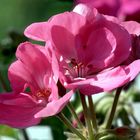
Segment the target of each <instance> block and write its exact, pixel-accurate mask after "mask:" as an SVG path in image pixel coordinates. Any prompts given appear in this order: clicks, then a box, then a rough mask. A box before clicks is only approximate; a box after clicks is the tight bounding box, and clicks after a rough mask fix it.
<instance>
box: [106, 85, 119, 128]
mask: <svg viewBox="0 0 140 140" xmlns="http://www.w3.org/2000/svg"><path fill="white" fill-rule="evenodd" d="M121 90H122V87H121V88H118V89H117V91H116V94H115V98H114V102H113V105H112V108H111V112H110V115H109V118H108V121H107V124H106V129H110V128H111V125H112V121H113V118H114V116H115V112H116V108H117V104H118V100H119V96H120V93H121Z"/></svg>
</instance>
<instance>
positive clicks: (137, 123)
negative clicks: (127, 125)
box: [131, 114, 140, 126]
mask: <svg viewBox="0 0 140 140" xmlns="http://www.w3.org/2000/svg"><path fill="white" fill-rule="evenodd" d="M131 117H132V118H133V120H134V122H135V124H136V125H138V126H140V123H139V122H138V120H137V119H136V117H135V116H134V114H131Z"/></svg>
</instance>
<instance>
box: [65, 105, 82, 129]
mask: <svg viewBox="0 0 140 140" xmlns="http://www.w3.org/2000/svg"><path fill="white" fill-rule="evenodd" d="M67 107H68V109H69V110H70V112H71V114H72V115H73V116H74V118H75V119H76V121H77V123H78V126H79V128H83V124H82V122H81V121H80V119H79V118H78V116H77V114H76V112H75V110H74V107H73V105H72V104H71V103H68V106H67Z"/></svg>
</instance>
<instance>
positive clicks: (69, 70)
mask: <svg viewBox="0 0 140 140" xmlns="http://www.w3.org/2000/svg"><path fill="white" fill-rule="evenodd" d="M66 63H67V64H68V67H66V68H65V75H67V76H69V77H71V78H83V77H84V76H85V73H86V71H85V67H84V64H83V63H82V62H80V63H77V62H76V60H75V59H71V60H70V61H67V62H66Z"/></svg>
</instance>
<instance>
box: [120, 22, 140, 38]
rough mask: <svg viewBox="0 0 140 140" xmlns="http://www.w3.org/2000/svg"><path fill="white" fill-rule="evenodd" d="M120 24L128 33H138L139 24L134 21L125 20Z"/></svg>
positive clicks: (139, 31) (139, 32)
mask: <svg viewBox="0 0 140 140" xmlns="http://www.w3.org/2000/svg"><path fill="white" fill-rule="evenodd" d="M121 25H122V26H124V28H125V29H126V30H127V31H128V32H129V33H130V34H135V35H137V36H139V35H140V24H139V23H138V22H136V21H126V22H122V23H121Z"/></svg>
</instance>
